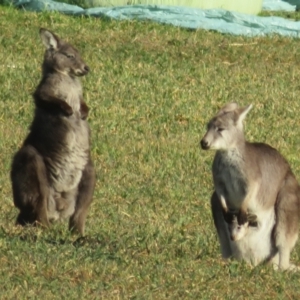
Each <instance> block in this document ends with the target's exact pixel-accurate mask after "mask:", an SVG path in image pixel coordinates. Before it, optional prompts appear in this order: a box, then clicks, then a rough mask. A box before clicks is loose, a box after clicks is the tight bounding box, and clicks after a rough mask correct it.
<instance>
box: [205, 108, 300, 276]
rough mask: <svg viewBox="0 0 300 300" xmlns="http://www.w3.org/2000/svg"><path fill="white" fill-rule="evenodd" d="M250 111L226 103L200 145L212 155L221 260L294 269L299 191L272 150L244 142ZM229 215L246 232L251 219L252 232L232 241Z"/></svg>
mask: <svg viewBox="0 0 300 300" xmlns="http://www.w3.org/2000/svg"><path fill="white" fill-rule="evenodd" d="M250 109H251V106H248V107H245V108H239V107H238V105H237V104H236V103H230V104H227V105H226V106H225V107H223V108H222V109H221V110H220V111H219V112H218V114H217V115H216V116H215V117H214V118H213V119H212V120H211V121H210V122H209V124H208V128H207V132H206V134H205V136H204V137H203V139H202V140H201V147H202V148H203V149H204V150H208V149H215V150H217V152H216V155H215V158H214V162H213V168H212V172H213V180H214V188H215V192H214V193H213V195H212V198H211V207H212V214H213V218H214V223H215V226H216V229H217V232H218V236H219V240H220V244H221V252H222V256H223V257H224V258H229V257H232V256H233V257H236V258H239V259H244V260H246V261H251V262H252V263H253V264H255V265H256V264H258V263H260V262H262V261H264V260H269V261H272V263H273V264H278V265H279V268H280V269H282V270H286V269H289V268H293V267H294V266H293V265H291V264H290V252H291V250H292V249H293V247H294V245H295V243H296V241H297V239H298V224H299V216H300V187H299V184H298V182H297V180H296V178H295V176H294V174H293V173H292V171H291V168H290V166H289V164H288V162H287V161H286V160H285V159H284V157H283V156H282V155H281V154H280V153H279V152H278V151H277V150H276V149H274V148H272V147H271V146H269V145H267V144H263V143H249V142H247V141H246V140H245V138H244V132H243V119H244V118H245V116H246V115H247V113H248V112H249V110H250ZM224 203H225V204H224ZM228 213H231V214H235V215H236V216H237V221H238V224H239V225H240V226H246V227H248V224H247V222H248V215H249V214H250V215H252V216H256V217H257V227H256V228H255V227H249V228H247V230H246V231H245V232H246V233H245V236H244V237H243V238H241V241H240V242H233V241H231V240H230V235H231V234H232V232H229V230H228V228H229V229H230V226H229V227H228V226H227V225H226V222H225V219H226V214H228ZM224 216H225V218H224ZM231 228H235V227H234V226H233V227H231ZM249 232H250V233H249ZM261 236H264V237H265V238H264V239H263V240H261V238H260V237H261ZM255 243H258V244H257V245H259V246H257V245H255ZM260 247H261V249H260ZM246 248H247V249H248V250H249V249H250V250H249V251H248V250H246ZM250 252H251V254H250ZM259 252H260V253H259ZM262 253H264V254H262ZM250 256H251V257H250Z"/></svg>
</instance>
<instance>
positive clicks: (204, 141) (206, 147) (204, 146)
mask: <svg viewBox="0 0 300 300" xmlns="http://www.w3.org/2000/svg"><path fill="white" fill-rule="evenodd" d="M200 144H201V148H202V149H204V150H206V149H208V142H207V141H206V140H201V142H200Z"/></svg>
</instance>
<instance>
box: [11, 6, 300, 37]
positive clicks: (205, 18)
mask: <svg viewBox="0 0 300 300" xmlns="http://www.w3.org/2000/svg"><path fill="white" fill-rule="evenodd" d="M299 1H300V0H299ZM14 4H15V6H17V7H22V8H23V9H25V10H31V11H44V10H48V11H59V12H62V13H65V14H72V15H87V16H94V17H108V18H112V19H117V20H129V19H137V20H151V21H154V22H159V23H164V24H172V25H175V26H180V27H184V28H190V29H198V28H203V29H207V30H215V31H218V32H221V33H228V34H234V35H246V36H264V35H268V34H279V35H284V36H290V37H300V22H295V21H293V20H287V19H284V18H280V17H259V16H253V15H247V14H242V13H237V12H231V11H227V10H223V9H206V10H204V9H203V10H202V9H196V8H188V7H182V6H180V7H179V6H161V5H159V6H158V5H127V6H120V7H94V8H89V9H83V8H81V7H79V6H76V5H69V4H66V3H59V2H55V1H52V0H17V1H16V2H14ZM263 9H267V10H286V11H294V10H295V5H291V4H289V3H287V2H283V1H280V0H264V2H263Z"/></svg>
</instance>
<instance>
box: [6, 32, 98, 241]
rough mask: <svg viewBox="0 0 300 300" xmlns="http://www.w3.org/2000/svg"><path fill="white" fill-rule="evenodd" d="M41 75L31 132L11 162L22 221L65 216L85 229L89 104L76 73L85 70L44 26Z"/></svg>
mask: <svg viewBox="0 0 300 300" xmlns="http://www.w3.org/2000/svg"><path fill="white" fill-rule="evenodd" d="M40 36H41V39H42V41H43V43H44V45H45V47H46V51H45V56H44V62H43V76H42V79H41V82H40V84H39V85H38V87H37V89H36V91H35V92H34V94H33V97H34V100H35V112H34V118H33V121H32V123H31V126H30V132H29V134H28V136H27V138H26V139H25V141H24V143H23V146H22V147H21V149H20V150H19V151H18V152H17V153H16V154H15V156H14V158H13V162H12V169H11V181H12V189H13V198H14V204H15V206H16V207H17V208H18V209H19V210H20V213H19V215H18V217H17V223H18V224H21V225H25V224H28V223H29V224H33V223H41V224H42V225H44V226H49V222H51V221H56V220H61V219H65V218H69V228H70V230H75V231H78V232H79V233H80V234H81V235H83V234H84V227H85V220H86V215H87V211H88V208H89V206H90V204H91V202H92V195H93V191H94V186H95V172H94V167H93V163H92V161H91V157H90V129H89V125H88V123H87V121H86V118H87V115H88V107H87V105H86V104H85V102H84V101H83V95H82V86H81V83H80V81H79V80H78V78H77V77H78V76H83V75H85V74H87V73H88V71H89V67H88V66H87V65H86V64H85V63H84V61H83V60H82V58H81V57H80V54H79V53H78V51H77V50H76V49H75V48H74V47H73V46H71V45H70V44H68V43H66V42H64V41H63V40H61V39H60V38H59V37H57V36H56V35H55V34H54V33H52V32H51V31H49V30H46V29H43V28H41V29H40Z"/></svg>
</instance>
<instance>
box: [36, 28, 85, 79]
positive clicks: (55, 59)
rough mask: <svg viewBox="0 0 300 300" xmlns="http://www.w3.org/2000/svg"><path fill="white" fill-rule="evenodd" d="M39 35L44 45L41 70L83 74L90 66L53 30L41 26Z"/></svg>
mask: <svg viewBox="0 0 300 300" xmlns="http://www.w3.org/2000/svg"><path fill="white" fill-rule="evenodd" d="M40 37H41V39H42V42H43V44H44V46H45V47H46V51H45V56H44V62H43V71H44V73H47V72H51V71H56V72H59V73H62V74H65V75H69V76H71V77H73V76H84V75H86V74H87V73H88V72H89V70H90V68H89V67H88V66H87V65H86V64H85V62H84V61H83V59H82V58H81V56H80V54H79V52H78V51H77V49H75V48H74V47H73V46H71V45H70V44H68V43H67V42H65V41H63V40H61V39H60V38H59V37H58V36H57V35H55V34H54V33H53V32H51V31H49V30H47V29H44V28H41V29H40Z"/></svg>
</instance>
